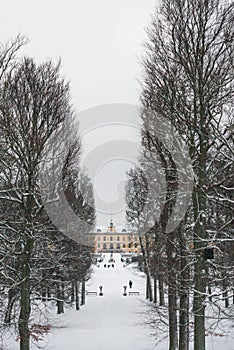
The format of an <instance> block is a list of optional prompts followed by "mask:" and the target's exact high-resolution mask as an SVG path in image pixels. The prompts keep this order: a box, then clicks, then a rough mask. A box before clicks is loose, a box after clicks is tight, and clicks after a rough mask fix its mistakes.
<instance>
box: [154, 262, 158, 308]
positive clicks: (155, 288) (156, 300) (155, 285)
mask: <svg viewBox="0 0 234 350" xmlns="http://www.w3.org/2000/svg"><path fill="white" fill-rule="evenodd" d="M157 292H158V283H157V272H156V267H155V270H154V303H155V304H157V302H158V296H157Z"/></svg>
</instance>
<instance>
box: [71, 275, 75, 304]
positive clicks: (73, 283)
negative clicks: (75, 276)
mask: <svg viewBox="0 0 234 350" xmlns="http://www.w3.org/2000/svg"><path fill="white" fill-rule="evenodd" d="M75 285H76V283H75V281H74V280H72V282H71V303H74V301H75Z"/></svg>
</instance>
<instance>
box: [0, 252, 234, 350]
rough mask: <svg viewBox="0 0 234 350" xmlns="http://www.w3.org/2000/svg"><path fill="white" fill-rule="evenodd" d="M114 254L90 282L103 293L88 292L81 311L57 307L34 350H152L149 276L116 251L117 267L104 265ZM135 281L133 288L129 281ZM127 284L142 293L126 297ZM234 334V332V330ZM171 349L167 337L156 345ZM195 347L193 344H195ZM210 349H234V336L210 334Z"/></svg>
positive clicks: (89, 286) (13, 347) (13, 345)
mask: <svg viewBox="0 0 234 350" xmlns="http://www.w3.org/2000/svg"><path fill="white" fill-rule="evenodd" d="M109 257H110V254H106V256H105V259H104V261H103V263H100V267H99V268H98V267H96V266H95V267H94V274H93V275H92V278H91V279H90V280H89V282H88V283H87V287H86V289H87V290H88V291H96V292H98V294H99V286H103V293H104V295H103V296H99V295H97V296H95V295H88V296H87V297H86V305H85V306H83V307H81V310H80V311H75V310H74V309H66V311H65V314H63V315H59V316H57V315H56V310H55V308H54V309H53V313H54V314H53V315H50V317H51V316H52V317H53V321H52V322H51V323H52V326H53V327H52V329H51V331H50V333H49V334H48V335H47V336H45V339H44V341H40V342H37V343H35V344H32V350H35V349H38V347H39V348H40V349H42V348H44V349H46V350H52V349H55V350H66V349H67V350H68V349H69V350H107V349H108V350H151V349H155V341H154V339H153V338H152V337H151V336H150V333H151V330H150V329H149V328H148V326H145V325H144V318H145V317H146V313H147V312H148V310H149V308H148V306H147V303H145V297H144V292H145V278H144V275H143V274H142V273H140V272H138V271H136V269H134V267H133V264H132V265H129V266H127V267H123V263H122V262H121V261H120V255H119V254H114V256H113V258H114V259H115V263H114V265H115V267H114V268H112V267H110V268H109V269H108V268H107V267H106V268H104V264H107V263H108V262H107V260H108V259H109ZM130 279H131V280H132V281H133V286H132V289H129V286H128V282H129V280H130ZM123 286H127V292H129V291H138V292H140V296H129V295H128V296H123V291H124V289H123ZM232 334H233V333H232ZM6 349H7V350H8V349H9V350H18V349H19V343H16V342H15V341H13V339H12V340H11V341H10V340H9V342H8V348H6V347H4V350H6ZM156 349H157V350H167V341H166V340H164V341H162V342H161V343H159V344H158V345H157V347H156ZM191 349H192V344H191ZM207 350H234V339H233V338H232V337H231V335H229V336H228V337H225V336H224V337H210V336H209V337H207Z"/></svg>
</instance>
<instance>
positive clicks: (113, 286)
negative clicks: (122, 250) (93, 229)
mask: <svg viewBox="0 0 234 350" xmlns="http://www.w3.org/2000/svg"><path fill="white" fill-rule="evenodd" d="M109 257H110V254H106V256H105V259H104V262H103V263H101V264H100V267H99V268H97V267H94V269H95V271H94V274H93V276H92V278H91V279H90V281H89V282H88V283H87V290H88V291H97V292H99V286H103V293H104V295H103V296H91V295H88V296H87V299H86V305H85V306H83V307H82V308H81V310H80V311H78V312H74V311H73V310H70V311H67V312H66V315H65V316H64V318H65V321H64V322H65V323H64V325H65V328H60V329H53V331H52V334H51V335H50V336H49V337H48V338H49V339H48V344H47V348H51V349H52V348H53V345H52V344H54V348H55V349H56V350H64V349H66V347H69V349H70V350H78V349H81V350H91V349H92V350H106V349H108V350H109V349H111V350H131V349H134V350H149V349H152V348H153V342H152V339H150V337H149V329H146V328H145V327H144V326H143V322H142V318H141V311H144V310H145V307H146V306H145V304H144V302H143V301H144V300H145V299H144V285H145V283H144V279H143V277H142V276H141V275H140V274H139V273H134V269H133V268H132V267H130V266H128V267H125V268H124V267H123V263H122V262H121V261H120V255H119V254H114V255H113V258H114V259H115V263H114V265H115V267H114V268H112V267H110V268H109V269H108V268H104V264H105V263H107V260H108V259H109ZM130 279H131V280H132V281H133V286H132V289H131V291H139V292H140V296H139V297H138V296H123V286H124V285H127V286H128V282H129V280H130ZM129 290H130V289H129V286H128V287H127V291H129ZM55 344H56V345H55Z"/></svg>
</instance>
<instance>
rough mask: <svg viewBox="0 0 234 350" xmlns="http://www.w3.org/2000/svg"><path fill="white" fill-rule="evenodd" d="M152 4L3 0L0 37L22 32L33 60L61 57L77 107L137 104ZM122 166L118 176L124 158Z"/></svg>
mask: <svg viewBox="0 0 234 350" xmlns="http://www.w3.org/2000/svg"><path fill="white" fill-rule="evenodd" d="M154 7H155V0H118V1H114V0H98V1H96V0H92V1H84V0H83V1H81V0H67V1H61V0H60V1H58V0H57V1H55V0H49V1H48V0H47V1H45V0H41V1H32V0H31V1H30V0H20V1H19V0H14V1H12V0H8V1H4V2H3V3H2V4H1V12H0V23H1V25H0V40H1V41H2V42H4V41H7V40H8V39H10V38H14V37H16V35H17V34H18V33H19V32H20V33H21V34H23V35H26V36H27V37H28V38H29V41H30V42H29V44H28V45H27V46H26V47H24V48H23V50H22V53H24V54H27V55H30V56H33V57H34V58H35V59H36V61H43V60H46V59H48V58H52V59H53V60H54V61H56V60H58V59H59V58H61V59H62V71H63V74H64V75H65V76H66V77H67V78H68V79H69V80H70V82H71V88H72V97H73V103H74V107H75V109H76V110H77V111H78V112H81V111H83V110H86V109H88V108H90V107H93V106H96V105H102V104H106V103H114V102H118V103H131V104H138V97H139V91H140V87H139V83H138V79H140V77H141V67H140V64H139V62H140V59H141V55H142V54H143V52H144V49H143V41H144V39H145V32H144V28H145V27H146V26H147V25H148V24H149V23H150V16H151V15H152V14H153V12H154ZM130 132H131V130H130ZM108 133H109V132H108ZM93 139H94V138H93V137H92V140H93ZM85 142H86V143H89V138H87V139H86V140H85ZM84 146H85V147H87V144H85V145H84ZM120 168H121V174H120V178H121V179H122V178H123V173H124V171H125V170H126V169H127V164H126V167H124V165H123V162H122V163H121V166H120ZM124 168H125V169H124ZM109 170H110V169H109ZM99 182H100V179H99ZM99 191H101V188H100V186H99ZM108 193H109V194H110V189H108ZM120 221H121V220H120ZM120 221H119V222H118V223H117V224H120V223H121V222H120ZM98 224H99V225H102V224H104V220H99V222H98Z"/></svg>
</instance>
